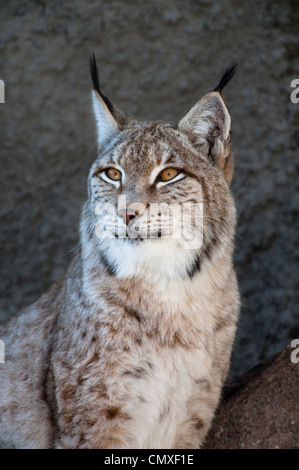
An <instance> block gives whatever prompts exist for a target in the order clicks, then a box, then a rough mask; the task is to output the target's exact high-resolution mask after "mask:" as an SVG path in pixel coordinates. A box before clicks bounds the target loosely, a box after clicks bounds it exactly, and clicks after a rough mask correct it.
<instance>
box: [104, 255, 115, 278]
mask: <svg viewBox="0 0 299 470" xmlns="http://www.w3.org/2000/svg"><path fill="white" fill-rule="evenodd" d="M101 261H102V263H103V265H104V266H105V268H106V269H107V271H108V273H109V274H110V275H111V276H114V275H115V274H116V271H117V267H116V266H115V264H113V263H111V262H110V261H109V260H108V259H107V256H106V255H105V253H101Z"/></svg>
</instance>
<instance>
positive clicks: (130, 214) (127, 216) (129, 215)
mask: <svg viewBox="0 0 299 470" xmlns="http://www.w3.org/2000/svg"><path fill="white" fill-rule="evenodd" d="M137 215H138V211H134V210H133V209H122V210H120V211H119V212H118V216H119V217H121V218H122V219H123V220H124V222H125V224H126V225H128V224H129V222H131V220H133V219H134V218H135V217H137Z"/></svg>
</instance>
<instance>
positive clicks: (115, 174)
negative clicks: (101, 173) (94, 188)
mask: <svg viewBox="0 0 299 470" xmlns="http://www.w3.org/2000/svg"><path fill="white" fill-rule="evenodd" d="M105 174H106V176H108V178H110V179H111V180H113V181H119V180H120V179H121V176H122V175H121V172H120V171H119V170H117V169H116V168H108V169H107V170H106V171H105Z"/></svg>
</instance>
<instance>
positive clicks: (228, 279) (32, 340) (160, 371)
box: [0, 58, 239, 449]
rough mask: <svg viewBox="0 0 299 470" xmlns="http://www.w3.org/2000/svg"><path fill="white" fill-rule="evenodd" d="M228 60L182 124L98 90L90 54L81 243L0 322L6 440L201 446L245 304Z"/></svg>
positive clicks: (0, 441)
mask: <svg viewBox="0 0 299 470" xmlns="http://www.w3.org/2000/svg"><path fill="white" fill-rule="evenodd" d="M234 70H235V67H231V68H230V69H228V71H227V72H226V73H225V74H224V76H223V78H222V79H221V80H220V82H219V85H218V86H217V87H216V88H215V89H214V90H213V91H211V92H210V93H208V94H207V95H205V96H204V97H203V98H202V99H201V100H200V101H199V102H198V103H197V104H196V105H195V106H194V107H193V108H192V109H191V110H190V111H189V113H187V115H186V116H185V117H183V118H182V119H181V120H180V122H179V123H178V124H177V125H174V124H173V123H167V122H162V121H158V122H138V121H135V120H134V119H132V118H131V117H128V116H127V115H125V114H124V113H122V112H121V111H120V110H119V109H118V108H116V107H115V106H114V105H113V104H112V103H111V102H110V101H109V100H108V98H106V96H104V95H103V93H102V91H101V89H100V86H99V80H98V73H97V68H96V64H95V60H94V58H92V60H91V75H92V79H93V84H94V90H93V91H92V102H93V111H94V116H95V121H96V125H97V141H98V152H97V156H96V159H95V162H94V164H93V165H92V167H91V169H90V172H89V176H88V198H87V201H86V203H85V205H84V208H83V211H82V216H81V225H80V232H81V240H80V241H81V243H80V246H79V247H78V248H77V252H76V254H75V256H74V259H73V262H72V263H71V265H70V266H69V268H68V271H67V273H66V275H65V277H64V278H63V279H62V280H61V281H59V282H57V283H56V284H55V285H54V286H52V288H51V289H50V290H49V292H47V293H46V294H44V295H43V296H42V297H41V298H40V299H39V300H38V301H37V302H35V303H34V304H33V305H31V306H29V307H28V308H27V309H25V310H24V311H23V312H21V313H20V314H19V315H17V316H16V317H15V318H13V319H12V320H11V321H10V322H9V323H8V324H7V325H5V326H3V327H0V338H1V339H2V340H3V342H4V344H5V363H4V364H0V383H1V387H0V388H1V393H0V447H14V448H16V447H21V448H107V449H115V448H118V449H119V448H134V449H136V448H153V449H157V448H162V449H163V448H164V449H169V448H173V449H177V448H198V447H202V446H203V445H204V439H205V436H206V434H207V432H208V430H209V428H210V425H211V421H212V419H213V416H214V412H215V409H216V407H217V404H218V402H219V398H220V394H221V388H222V385H223V383H224V380H225V377H226V375H227V371H228V368H229V361H230V355H231V350H232V344H233V340H234V335H235V330H236V322H237V317H238V311H239V293H238V285H237V280H236V276H235V272H234V269H233V262H232V252H233V241H234V229H235V207H234V202H233V199H232V196H231V193H230V189H229V184H230V182H231V178H232V174H233V155H232V152H231V149H230V115H229V113H228V110H227V107H226V105H225V103H224V101H223V99H222V96H221V91H222V89H223V87H224V86H225V85H226V83H227V82H228V81H229V80H230V78H231V77H232V75H233V73H234ZM16 338H17V341H16ZM0 362H1V361H0Z"/></svg>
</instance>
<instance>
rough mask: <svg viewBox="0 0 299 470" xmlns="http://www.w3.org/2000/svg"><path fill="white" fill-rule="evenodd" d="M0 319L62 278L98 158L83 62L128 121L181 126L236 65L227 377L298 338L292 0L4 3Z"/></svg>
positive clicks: (231, 90) (298, 45)
mask: <svg viewBox="0 0 299 470" xmlns="http://www.w3.org/2000/svg"><path fill="white" fill-rule="evenodd" d="M0 21H1V23H0V24H1V28H0V78H2V79H3V80H4V81H5V84H6V103H5V104H0V128H1V134H0V139H1V146H0V187H1V191H0V224H1V230H0V244H1V245H0V246H1V252H0V288H1V303H0V318H2V319H4V318H6V317H8V316H9V315H12V314H14V313H15V312H16V311H17V310H18V309H19V308H20V307H22V306H24V305H26V304H28V303H30V302H32V301H33V300H35V299H36V298H37V297H38V296H39V295H40V294H41V293H43V292H44V291H45V289H46V288H47V287H48V286H49V285H50V284H51V283H52V282H53V281H55V280H56V279H58V278H59V277H60V276H61V275H62V274H63V272H64V270H65V268H66V266H67V264H68V262H69V260H70V258H71V256H72V249H73V247H74V246H75V245H76V243H77V242H78V235H77V233H78V232H77V227H78V219H79V215H80V209H81V206H82V203H83V201H84V199H85V197H86V189H85V188H86V176H87V172H88V168H89V165H90V163H91V162H92V160H93V158H94V156H95V129H94V123H93V120H92V115H91V106H90V90H91V83H90V78H89V73H88V58H89V55H90V53H91V52H92V51H95V53H96V56H97V60H98V64H99V65H100V68H101V78H102V83H103V89H104V91H105V92H106V94H108V96H109V97H110V98H111V99H112V100H113V101H114V102H115V103H116V104H117V105H118V106H119V107H120V108H122V109H123V110H124V111H126V112H128V113H131V114H133V115H135V116H136V117H140V118H144V119H172V120H178V119H179V118H180V117H181V116H182V115H184V114H185V113H186V112H187V111H188V110H189V108H190V107H191V106H192V105H193V104H195V102H196V101H197V100H198V99H199V98H200V97H201V96H202V95H203V94H204V93H206V92H207V91H209V90H210V89H211V88H212V87H213V86H214V85H215V84H216V83H217V81H218V79H219V76H220V75H221V73H222V72H223V71H224V70H225V68H226V67H227V66H228V65H230V64H231V63H232V62H233V61H234V60H237V61H238V62H239V70H238V74H237V76H236V77H235V78H234V80H233V82H232V83H231V84H230V86H229V87H228V88H227V89H226V90H225V92H224V97H225V99H226V102H227V103H228V106H229V108H230V111H231V115H232V123H233V124H232V134H233V135H232V137H233V148H234V153H235V159H236V172H235V179H234V182H233V185H232V189H233V193H234V196H235V198H236V201H237V207H238V214H239V224H238V234H237V239H236V252H235V260H236V268H237V271H238V275H239V280H240V287H241V292H242V301H243V308H242V314H241V320H240V327H239V335H238V340H237V344H236V348H235V353H234V358H233V369H232V370H233V374H239V373H240V372H243V371H244V370H246V369H247V368H249V367H250V366H251V365H253V364H254V363H256V362H257V361H258V360H260V359H263V358H265V357H267V356H269V355H270V354H272V353H275V352H276V351H278V350H280V349H281V348H282V347H283V346H285V345H286V344H287V343H288V342H289V340H290V339H291V338H294V337H299V298H298V287H299V277H298V225H299V218H298V212H299V193H298V186H299V178H298V172H299V158H298V144H299V119H298V118H299V103H298V104H297V105H296V104H292V103H291V101H290V92H291V88H290V83H291V80H292V79H294V78H299V70H298V60H299V39H298V38H299V37H298V27H299V17H298V5H297V1H296V0H293V1H284V2H281V1H278V0H276V1H272V0H259V1H258V0H253V1H251V2H239V1H237V0H227V1H226V2H220V1H218V2H215V1H214V2H212V1H208V0H205V1H204V0H201V1H199V0H198V1H196V0H186V1H184V2H182V1H181V0H173V1H171V2H169V1H167V0H152V1H148V2H143V1H141V0H130V1H126V2H123V1H121V0H115V1H109V2H104V1H98V0H97V1H96V0H94V1H92V0H89V1H86V2H81V1H79V0H72V1H71V0H66V1H63V2H62V1H58V0H52V1H51V2H46V1H42V0H40V1H38V0H35V1H33V0H31V1H29V0H27V1H26V0H25V1H20V0H18V1H17V0H9V1H4V0H2V1H1V11H0Z"/></svg>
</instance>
